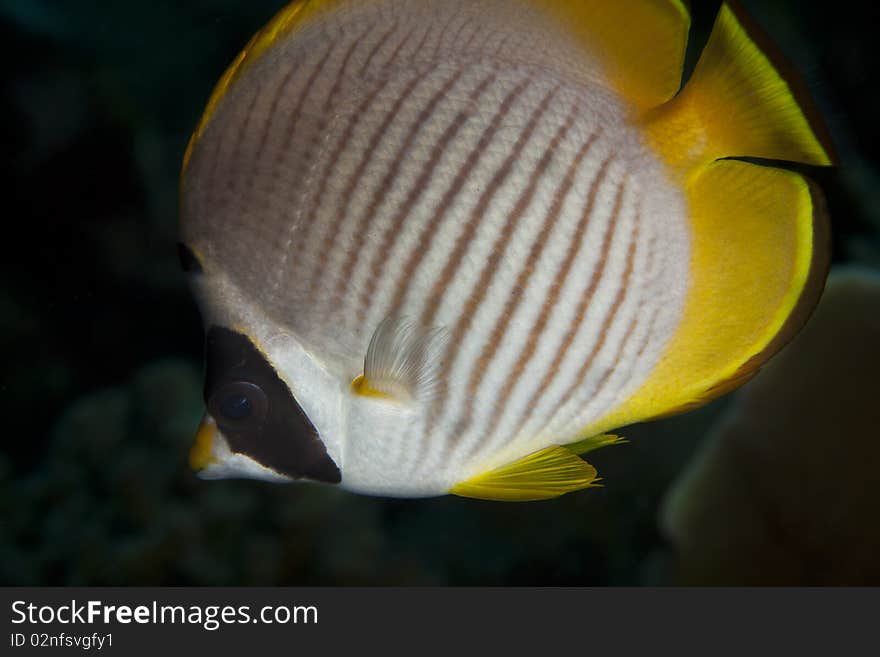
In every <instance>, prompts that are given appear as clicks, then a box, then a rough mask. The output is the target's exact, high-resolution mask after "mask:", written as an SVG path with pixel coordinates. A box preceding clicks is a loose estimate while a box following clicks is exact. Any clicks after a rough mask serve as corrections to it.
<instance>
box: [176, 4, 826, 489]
mask: <svg viewBox="0 0 880 657" xmlns="http://www.w3.org/2000/svg"><path fill="white" fill-rule="evenodd" d="M689 27H690V17H689V13H688V8H687V5H686V4H685V3H684V2H683V1H682V0H628V1H627V2H610V1H607V0H444V1H442V2H441V1H439V0H310V1H308V0H297V1H295V2H292V3H291V4H289V5H287V6H286V7H284V8H283V9H281V10H280V12H279V13H278V14H277V15H276V16H275V17H274V18H273V19H272V20H271V22H269V23H268V24H267V25H266V26H265V27H264V28H263V29H262V30H261V31H260V32H258V33H257V34H256V35H255V36H254V37H253V38H252V39H251V41H250V42H249V43H248V44H247V46H246V47H245V49H244V50H243V51H242V53H241V54H240V55H239V56H238V58H237V59H236V60H235V61H234V62H233V64H232V65H231V66H230V67H229V69H228V70H227V71H226V72H225V74H224V75H223V76H222V78H221V79H220V81H219V83H218V84H217V86H216V88H215V90H214V92H213V95H211V97H210V99H209V100H208V103H207V108H206V109H205V111H204V115H203V116H202V118H201V120H200V122H199V123H198V125H197V127H196V129H195V131H194V133H193V135H192V138H191V140H190V143H189V146H188V148H187V150H186V153H185V156H184V160H183V169H182V174H181V194H180V208H181V209H180V212H181V219H180V246H179V250H180V256H181V262H182V264H183V267H184V270H185V271H186V272H187V277H188V279H189V281H190V283H191V287H192V288H193V290H194V293H195V296H196V298H197V301H198V303H199V307H200V310H201V313H202V317H203V320H204V324H205V327H206V358H207V366H206V380H205V391H204V396H205V402H206V408H207V412H206V414H205V417H204V420H203V422H202V424H201V426H200V427H199V430H198V433H197V437H196V442H195V446H194V447H193V448H192V451H191V453H190V462H191V464H192V466H193V467H194V468H195V469H197V470H198V471H199V472H200V475H201V476H202V477H205V478H222V477H255V478H261V479H266V480H270V481H278V482H286V481H300V480H302V481H314V482H323V483H326V484H333V485H338V486H340V487H342V488H344V489H346V490H349V491H353V492H357V493H363V494H371V495H383V496H397V497H427V496H435V495H443V494H447V493H452V494H456V495H461V496H466V497H473V498H482V499H493V500H537V499H546V498H552V497H555V496H558V495H561V494H564V493H568V492H571V491H575V490H579V489H583V488H588V487H591V486H596V485H597V481H598V477H597V472H596V470H595V469H594V468H593V467H592V466H591V465H590V464H589V463H588V462H587V461H586V460H584V459H583V458H582V455H583V454H584V453H586V452H588V451H590V450H592V449H596V448H598V447H602V446H606V445H611V444H614V443H617V442H620V441H621V440H622V439H621V438H620V437H619V436H618V435H617V434H615V433H614V431H615V430H616V429H618V428H620V427H624V426H626V425H629V424H632V423H636V422H643V421H646V420H649V419H652V418H658V417H661V416H665V415H669V414H671V413H676V412H680V411H683V410H686V409H689V408H693V407H695V406H698V405H700V404H704V403H706V402H708V401H709V400H711V399H713V398H715V397H717V396H719V395H721V394H723V393H725V392H727V391H729V390H732V389H733V388H735V387H737V386H739V385H740V384H742V383H743V382H744V381H746V380H747V379H748V378H749V377H750V376H752V375H753V374H754V373H755V372H756V371H757V370H758V368H759V367H760V366H761V364H762V363H764V362H765V361H766V360H767V359H768V358H770V357H771V356H772V355H773V354H774V353H775V352H777V351H778V350H779V349H780V348H781V347H782V346H783V345H784V344H785V343H786V342H787V341H788V340H789V339H790V338H791V337H792V336H793V335H794V334H795V332H796V331H797V330H799V328H800V327H801V326H802V325H803V323H804V322H805V321H806V318H807V317H808V315H809V313H810V312H811V310H812V309H813V307H814V306H815V304H816V302H817V300H818V297H819V295H820V293H821V290H822V288H823V285H824V281H825V276H826V273H827V267H828V261H829V248H828V241H829V237H828V233H829V228H828V219H827V217H826V214H825V212H824V210H823V203H822V200H821V199H822V197H821V194H820V192H819V191H818V189H817V187H816V186H815V185H814V184H813V183H812V182H810V181H809V180H808V179H807V178H805V177H804V176H803V175H801V174H800V173H796V172H794V171H792V170H790V168H788V169H786V168H780V167H779V166H774V163H776V162H779V161H790V162H796V163H802V164H807V165H817V166H826V165H830V164H831V163H832V155H831V147H830V145H828V143H827V141H826V140H825V138H824V136H823V135H824V133H823V130H822V128H821V126H820V125H819V124H818V123H817V122H816V119H815V118H813V117H812V116H811V113H810V112H808V111H807V110H806V109H804V108H805V107H806V105H804V104H803V103H805V102H807V101H806V100H803V101H802V100H801V98H800V96H796V94H795V93H794V92H793V91H792V88H793V83H791V82H789V81H787V80H786V79H785V78H784V77H783V76H782V74H781V73H780V69H779V68H778V67H777V66H776V65H775V64H774V62H775V61H776V59H775V57H773V56H770V55H768V54H766V53H765V51H764V50H762V48H761V47H759V46H758V45H757V42H756V36H755V35H756V32H755V31H754V28H752V27H750V26H749V24H748V23H746V22H745V20H744V18H743V16H742V14H741V12H740V10H739V9H737V8H735V7H732V6H731V5H729V4H727V3H725V4H722V5H721V8H720V11H719V13H718V15H717V18H716V21H715V23H714V27H713V29H712V32H711V34H710V36H709V39H708V41H707V43H706V45H705V48H704V49H703V51H702V53H701V55H700V57H699V59H698V62H697V64H696V67H695V69H694V70H693V73H692V75H691V76H690V78H689V80H688V81H687V83H686V84H684V86H682V69H683V60H684V55H685V48H686V43H687V37H688V32H689ZM808 117H810V118H808Z"/></svg>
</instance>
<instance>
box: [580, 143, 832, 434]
mask: <svg viewBox="0 0 880 657" xmlns="http://www.w3.org/2000/svg"><path fill="white" fill-rule="evenodd" d="M688 201H689V205H690V208H691V222H692V224H693V232H692V240H693V242H692V255H691V277H692V280H691V289H690V292H689V294H688V299H687V302H686V304H685V308H684V313H683V317H682V320H681V324H680V325H679V328H678V330H677V331H676V333H675V334H674V335H673V337H672V339H671V340H670V342H669V344H668V345H667V347H666V350H665V353H664V355H663V356H662V357H661V360H660V362H659V363H658V365H657V367H656V368H655V369H654V371H653V372H652V373H651V375H650V376H649V377H648V379H647V381H646V382H645V383H644V384H643V385H642V386H641V388H640V389H639V390H637V391H636V392H635V394H633V395H632V396H631V397H630V398H629V400H628V401H626V402H625V403H624V404H623V405H622V406H621V407H619V408H618V409H616V410H615V411H613V412H612V414H611V415H609V416H606V417H604V418H601V419H600V420H599V421H598V422H597V423H595V425H593V426H592V427H588V428H587V430H603V428H610V427H615V426H624V425H626V424H631V423H633V422H640V421H643V420H647V419H650V418H654V417H659V416H662V415H668V414H671V413H674V412H678V411H681V410H686V409H687V408H690V407H694V406H697V405H700V404H702V403H705V402H708V401H709V400H711V399H713V398H715V397H718V396H719V395H721V394H723V393H724V392H727V391H728V390H730V389H732V388H734V387H737V386H738V385H740V384H742V383H743V382H744V381H745V380H746V379H748V378H749V377H750V376H752V375H753V374H754V373H755V372H756V371H757V368H759V367H760V366H761V365H762V364H763V363H764V362H765V361H766V360H767V359H768V358H770V356H772V355H773V354H774V353H776V352H777V351H778V350H779V349H780V348H781V347H782V346H783V345H785V344H786V343H787V342H788V341H789V340H790V339H791V338H792V337H793V336H794V334H795V333H796V332H797V331H798V330H799V329H800V327H801V326H802V325H803V324H804V322H805V321H806V319H807V317H808V316H809V314H810V313H811V312H812V310H813V308H814V307H815V305H816V303H817V302H818V300H819V296H820V295H821V292H822V289H823V287H824V282H825V276H826V274H827V271H828V264H829V257H830V252H829V251H830V249H829V241H828V232H829V230H828V221H827V217H826V215H825V211H824V204H823V202H822V197H821V194H820V193H819V192H818V190H817V189H816V188H815V187H814V186H813V185H811V184H810V183H809V182H808V181H807V180H806V179H805V178H804V177H803V176H801V175H799V174H797V173H793V172H791V171H786V170H783V169H778V168H774V167H764V166H758V165H755V164H750V163H747V162H740V161H737V160H720V161H718V162H714V163H713V164H710V165H708V166H707V167H705V168H704V169H703V170H702V171H701V173H700V174H699V176H698V177H696V178H695V179H694V180H693V182H692V183H691V185H689V189H688Z"/></svg>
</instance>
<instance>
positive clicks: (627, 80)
mask: <svg viewBox="0 0 880 657" xmlns="http://www.w3.org/2000/svg"><path fill="white" fill-rule="evenodd" d="M533 1H534V3H535V4H536V5H537V6H538V7H539V8H544V9H546V10H548V11H549V12H550V13H551V14H552V15H554V16H555V17H557V18H558V19H560V20H561V21H562V22H563V24H564V25H566V26H567V27H568V29H569V30H570V31H571V32H573V33H574V35H575V36H576V37H577V38H578V39H579V40H580V41H581V42H582V43H583V44H584V46H585V47H586V48H588V49H589V51H590V52H591V53H592V54H593V55H594V56H595V57H597V58H598V59H599V61H600V62H601V64H602V67H603V69H604V74H605V78H606V79H607V80H608V82H609V83H610V84H611V86H612V87H613V89H614V90H615V91H616V92H617V93H619V94H620V95H621V96H623V97H624V98H625V99H626V100H627V101H629V102H630V103H631V104H632V105H634V106H635V108H636V109H637V110H639V111H644V110H647V109H650V108H652V107H656V106H658V105H660V104H661V103H665V102H666V101H667V100H669V99H670V98H672V96H674V95H675V94H676V92H678V89H679V87H680V86H681V72H682V67H683V65H684V54H685V49H686V47H687V37H688V30H689V29H690V14H689V12H688V10H687V7H686V6H685V3H684V2H682V1H681V0H578V1H577V2H575V1H573V0H533Z"/></svg>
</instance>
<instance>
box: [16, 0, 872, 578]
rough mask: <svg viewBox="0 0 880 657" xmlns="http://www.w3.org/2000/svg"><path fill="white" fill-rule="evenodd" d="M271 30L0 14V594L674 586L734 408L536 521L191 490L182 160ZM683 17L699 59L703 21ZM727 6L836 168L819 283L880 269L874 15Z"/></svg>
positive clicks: (614, 458)
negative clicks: (846, 268)
mask: <svg viewBox="0 0 880 657" xmlns="http://www.w3.org/2000/svg"><path fill="white" fill-rule="evenodd" d="M282 4H283V3H282V2H281V0H259V1H255V0H249V1H248V2H244V1H242V0H239V1H235V0H199V1H190V2H168V1H156V0H128V1H126V2H115V1H110V0H104V1H98V0H88V1H87V0H78V1H77V2H62V1H60V0H58V1H54V2H53V1H50V0H29V1H22V0H18V1H16V0H0V43H3V44H4V50H5V53H6V56H5V57H4V62H3V74H2V81H0V89H2V96H0V132H2V144H3V149H2V155H0V158H2V160H0V167H2V176H0V179H2V181H3V191H4V194H3V199H4V206H5V207H4V209H3V216H4V221H3V224H2V225H3V232H2V239H0V244H2V249H3V258H2V262H0V267H2V277H3V281H4V283H3V286H2V289H0V349H2V351H0V353H2V359H3V360H2V363H3V366H2V368H0V400H2V407H0V410H2V436H3V439H2V443H3V453H2V454H0V514H2V520H0V523H2V524H0V584H53V585H56V584H160V585H161V584H559V585H562V584H655V583H668V582H671V581H674V573H673V572H672V569H671V567H670V563H671V561H670V560H671V557H670V550H669V547H668V546H667V545H666V543H665V541H664V539H663V537H662V536H661V535H660V533H659V532H658V530H657V521H656V514H657V509H658V506H659V504H660V500H661V499H662V495H663V492H664V491H665V490H666V489H667V488H668V487H669V485H670V483H671V482H672V481H673V479H674V478H675V477H676V475H677V474H678V473H679V472H680V471H681V469H682V467H683V465H684V464H685V462H686V461H687V459H688V457H689V456H690V455H691V454H692V453H693V452H694V450H695V448H696V446H697V445H698V444H699V442H700V440H701V438H702V437H703V436H704V435H705V433H706V432H707V431H708V430H709V428H710V427H711V425H712V423H713V422H714V421H715V419H716V417H717V416H718V414H719V412H721V410H722V409H723V408H724V406H725V405H726V404H728V403H729V399H722V400H720V401H719V402H716V403H715V404H713V405H710V406H709V407H707V408H704V409H701V410H699V411H696V412H693V413H690V414H687V415H685V416H681V417H678V418H673V419H670V420H664V421H661V422H655V423H652V424H649V425H644V426H639V427H633V428H631V429H629V430H627V431H625V432H624V434H625V435H626V436H627V437H629V438H630V439H631V441H632V442H631V443H630V444H628V445H624V446H620V447H614V448H609V449H607V450H602V451H601V452H599V453H596V454H595V456H592V457H591V459H590V460H591V462H593V463H594V464H595V465H596V466H597V468H598V469H599V472H600V474H601V475H602V477H603V478H604V482H605V484H606V487H605V488H601V489H596V490H591V491H586V492H582V493H579V494H574V495H569V496H566V497H563V498H560V499H558V500H554V501H550V502H544V503H530V504H498V503H490V502H476V501H470V500H463V499H458V498H451V497H449V498H438V499H432V500H382V499H372V498H366V497H359V496H354V495H349V494H346V493H343V492H340V491H337V490H332V489H329V488H319V487H312V486H273V485H269V484H264V483H260V482H249V481H224V482H201V481H199V480H197V479H196V478H195V477H194V476H193V475H192V474H191V473H190V472H189V471H188V469H187V467H186V454H187V450H188V448H189V445H190V440H191V437H192V434H193V431H194V429H195V426H196V425H197V423H198V420H199V417H200V415H201V399H200V385H201V381H200V379H201V349H202V344H201V341H202V332H201V331H202V329H201V324H200V320H199V316H198V312H197V310H196V308H195V305H194V303H193V301H192V300H191V298H190V296H189V293H188V290H187V289H186V286H185V283H184V279H183V276H182V274H181V273H180V272H179V270H178V265H177V260H176V254H175V248H174V244H175V232H176V219H177V217H176V202H177V198H176V194H177V176H178V172H179V167H180V159H181V156H182V153H183V149H184V147H185V144H186V140H187V139H188V136H189V133H190V131H191V130H192V128H193V126H194V125H195V123H196V121H197V119H198V117H199V115H200V113H201V110H202V108H203V106H204V103H205V102H206V100H207V98H208V95H209V93H210V91H211V89H212V87H213V85H214V83H215V82H216V81H217V79H218V78H219V76H220V74H221V73H222V71H223V70H224V69H225V67H226V66H227V65H228V64H229V63H230V62H231V60H232V59H233V58H234V57H235V55H236V54H237V53H238V51H239V50H240V48H241V47H242V46H243V45H244V43H245V42H246V41H247V39H248V38H249V37H250V36H251V34H252V33H253V32H254V31H255V30H256V29H258V28H259V27H260V26H261V25H262V24H263V23H265V21H266V20H268V18H269V17H270V16H271V15H272V14H273V13H274V12H275V11H276V10H277V9H278V8H280V6H281V5H282ZM691 4H692V8H693V14H694V24H695V25H694V31H693V33H692V39H691V41H692V43H691V45H692V50H693V53H696V52H698V48H699V45H700V44H701V43H703V42H704V41H705V38H706V34H707V32H708V29H709V27H710V26H711V21H712V19H713V17H714V13H715V11H716V9H717V7H718V4H719V3H718V2H714V1H711V0H706V1H702V0H694V1H693V2H692V3H691ZM742 4H743V5H744V6H745V7H746V8H747V9H748V10H749V11H750V13H751V14H752V15H753V16H754V17H755V18H756V19H757V20H758V22H759V23H760V24H762V25H763V26H764V28H765V29H766V31H767V32H768V33H769V34H770V35H771V36H772V39H773V40H774V41H775V42H776V43H777V44H778V45H779V47H780V49H781V50H782V51H783V52H784V53H785V54H786V55H787V56H788V57H789V59H791V60H792V61H793V62H794V63H795V65H796V67H797V68H798V69H799V70H800V71H801V72H802V73H803V76H804V79H805V81H806V83H807V85H808V87H809V88H810V90H811V91H812V93H813V95H814V97H815V99H816V101H817V103H818V105H819V107H820V109H821V111H822V113H823V115H824V116H825V117H826V119H827V122H828V125H829V128H830V131H831V134H832V137H833V139H834V142H835V145H836V147H837V149H838V151H839V154H840V159H841V166H840V167H839V168H838V169H836V170H833V171H832V170H824V171H813V172H812V174H813V176H814V177H815V178H816V179H817V180H818V181H819V182H820V183H821V185H822V187H823V189H824V191H825V193H826V196H827V197H828V201H829V205H830V208H831V214H832V217H833V226H834V260H835V264H844V263H860V264H864V265H868V266H873V267H875V268H880V241H878V234H880V202H878V197H880V185H878V184H877V181H878V170H877V164H878V162H877V153H878V146H880V143H878V142H880V121H878V117H880V76H878V70H877V63H878V57H877V54H876V53H877V43H876V42H877V30H878V27H877V26H878V25H880V9H878V8H877V5H875V4H873V3H865V4H864V5H861V4H859V3H855V2H839V3H830V2H827V0H810V1H804V0H766V1H764V2H761V1H760V0H753V1H751V2H743V3H742ZM693 53H692V54H693ZM690 60H691V62H692V61H693V57H690ZM875 520H876V519H875Z"/></svg>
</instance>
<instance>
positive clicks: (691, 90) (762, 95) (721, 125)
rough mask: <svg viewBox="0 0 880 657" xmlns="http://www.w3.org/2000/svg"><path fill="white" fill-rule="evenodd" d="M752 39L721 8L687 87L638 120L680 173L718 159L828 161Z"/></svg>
mask: <svg viewBox="0 0 880 657" xmlns="http://www.w3.org/2000/svg"><path fill="white" fill-rule="evenodd" d="M755 34H756V31H755V30H754V29H752V30H747V29H746V28H745V27H744V23H743V21H742V20H741V18H740V17H739V16H738V15H737V13H736V12H735V11H734V10H733V9H732V8H731V7H730V5H729V4H727V3H724V4H723V5H722V6H721V10H720V11H719V12H718V17H717V18H716V21H715V26H714V28H713V29H712V34H711V36H710V37H709V42H708V43H707V44H706V48H705V49H704V50H703V52H702V54H701V56H700V59H699V62H698V63H697V67H696V69H695V70H694V73H693V76H692V77H691V79H690V81H689V82H688V83H687V85H686V86H685V88H684V89H683V90H682V92H681V93H680V94H679V95H678V96H676V97H675V98H674V99H673V100H671V101H670V102H669V103H666V104H665V105H662V106H660V107H659V108H657V109H656V110H653V111H652V112H649V113H648V114H647V115H646V117H645V121H646V127H647V130H648V134H649V138H650V141H651V142H652V145H653V146H654V147H655V148H656V149H657V150H658V151H659V153H660V154H661V156H662V157H663V158H664V159H665V160H666V161H667V162H668V163H669V164H671V165H672V166H673V168H674V169H676V170H677V171H678V172H679V173H681V174H682V175H684V176H688V175H690V174H692V173H693V172H695V171H698V170H699V169H700V168H701V167H702V166H704V165H706V164H708V163H710V162H712V161H713V160H716V159H719V158H723V157H757V158H767V159H774V160H788V161H792V162H802V163H804V164H814V165H830V164H831V163H832V158H831V155H830V152H829V151H830V147H828V146H826V145H825V144H823V143H822V141H821V140H820V139H819V137H818V136H817V130H819V131H821V127H819V126H817V130H816V129H814V127H813V126H812V125H811V124H810V122H809V121H808V120H807V117H806V114H805V112H804V109H803V108H802V106H801V104H799V103H798V101H797V100H796V98H795V94H794V92H793V90H792V88H791V86H790V85H789V84H788V83H787V82H786V81H785V80H784V79H783V77H782V76H781V75H780V74H779V72H778V71H777V69H776V68H775V67H774V66H773V64H772V63H771V61H770V58H769V57H768V56H767V54H765V53H764V52H762V51H761V49H760V48H759V47H758V45H757V44H756V42H755V38H754V35H755ZM807 102H808V101H807V100H806V99H805V103H807Z"/></svg>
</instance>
